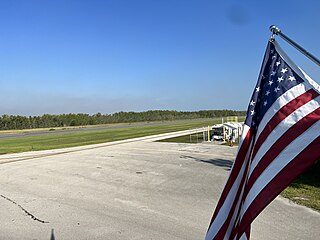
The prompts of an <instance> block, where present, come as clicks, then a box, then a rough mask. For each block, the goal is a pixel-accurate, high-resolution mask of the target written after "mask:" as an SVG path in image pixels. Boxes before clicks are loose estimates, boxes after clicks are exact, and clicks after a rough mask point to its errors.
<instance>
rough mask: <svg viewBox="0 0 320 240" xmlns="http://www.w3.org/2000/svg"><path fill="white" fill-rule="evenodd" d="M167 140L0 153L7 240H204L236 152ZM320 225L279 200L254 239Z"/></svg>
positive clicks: (306, 232)
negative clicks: (7, 153)
mask: <svg viewBox="0 0 320 240" xmlns="http://www.w3.org/2000/svg"><path fill="white" fill-rule="evenodd" d="M161 136H163V135H158V136H157V137H144V138H139V139H133V140H123V141H119V142H114V143H105V144H97V145H94V146H84V147H76V148H72V149H62V150H61V149H60V150H50V151H41V152H29V153H18V154H10V155H2V156H0V184H1V189H0V203H1V204H0V212H1V214H0V222H1V227H0V239H48V240H49V239H56V240H58V239H77V240H78V239H112V240H118V239H130V240H131V239H154V240H158V239H159V240H160V239H162V240H163V239H168V240H176V239H180V240H182V239H190V240H191V239H203V237H204V235H205V233H206V230H207V227H208V224H209V222H210V219H211V216H212V212H213V210H214V206H215V205H216V203H217V201H218V198H219V195H220V193H221V191H222V188H223V186H224V183H225V181H226V178H227V176H228V173H229V170H230V167H231V165H232V160H233V158H234V156H235V154H236V151H237V149H236V148H235V147H228V146H221V145H215V144H210V143H201V144H182V143H165V142H154V140H155V139H161V138H163V137H161ZM166 137H167V135H166ZM319 226H320V213H318V212H315V211H313V210H310V209H308V208H306V207H303V206H299V205H296V204H294V203H291V202H289V201H288V200H286V199H284V198H282V197H278V198H277V199H275V200H274V201H273V202H272V203H271V204H270V205H269V206H268V207H267V209H266V210H265V211H264V212H263V213H262V214H261V215H260V216H259V217H258V218H257V219H256V221H255V222H254V223H253V225H252V239H259V240H265V239H277V240H278V239H290V240H291V239H306V240H308V239H318V237H319V235H320V228H319Z"/></svg>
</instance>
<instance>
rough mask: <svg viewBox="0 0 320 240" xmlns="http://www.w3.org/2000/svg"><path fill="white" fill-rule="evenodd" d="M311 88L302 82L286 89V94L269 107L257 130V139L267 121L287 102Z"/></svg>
mask: <svg viewBox="0 0 320 240" xmlns="http://www.w3.org/2000/svg"><path fill="white" fill-rule="evenodd" d="M309 89H310V86H308V85H307V84H306V83H300V84H298V85H297V86H294V87H293V88H291V89H290V90H288V91H286V92H285V93H284V94H282V95H281V96H280V97H279V98H278V99H277V100H276V101H275V102H274V103H273V104H272V105H271V107H270V108H269V109H268V111H267V112H266V113H265V115H264V116H263V118H262V120H261V122H260V124H259V128H258V131H257V137H256V140H258V137H259V136H260V134H261V132H262V130H263V129H264V128H265V126H266V125H267V123H268V122H269V121H270V120H271V119H272V117H273V116H274V115H275V114H276V113H277V112H278V111H279V110H280V109H281V108H282V107H283V106H284V105H286V104H287V103H289V102H290V101H292V100H293V99H295V98H297V97H299V96H300V95H302V94H303V93H305V92H306V91H308V90H309Z"/></svg>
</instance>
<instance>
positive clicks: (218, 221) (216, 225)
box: [205, 125, 251, 240]
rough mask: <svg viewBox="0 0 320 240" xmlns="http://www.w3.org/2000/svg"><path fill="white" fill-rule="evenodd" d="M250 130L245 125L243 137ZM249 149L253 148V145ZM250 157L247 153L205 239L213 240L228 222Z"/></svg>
mask: <svg viewBox="0 0 320 240" xmlns="http://www.w3.org/2000/svg"><path fill="white" fill-rule="evenodd" d="M249 129H250V128H249V127H248V126H246V125H244V128H243V135H242V136H246V135H247V133H248V131H249ZM249 148H251V145H250V147H249ZM239 149H240V148H239ZM248 155H249V152H247V154H246V157H245V161H244V163H243V164H242V166H241V169H240V171H239V173H238V176H237V178H236V180H235V181H234V183H233V184H232V187H231V189H230V190H229V192H228V195H227V197H226V199H225V201H224V203H223V204H222V206H221V208H220V209H219V212H218V214H217V216H216V217H215V219H214V221H213V222H212V224H211V226H210V228H209V230H208V232H207V235H206V238H205V239H206V240H211V239H213V237H214V236H215V235H216V234H217V233H218V231H219V230H220V228H221V226H222V225H223V224H224V222H225V221H226V219H227V217H228V215H229V212H230V210H231V206H232V203H233V201H234V199H235V197H236V194H237V190H238V187H239V185H240V182H241V180H242V178H243V174H244V170H245V166H246V162H247V161H248ZM233 166H234V164H233ZM231 172H232V170H231V171H230V174H231ZM229 177H230V176H229Z"/></svg>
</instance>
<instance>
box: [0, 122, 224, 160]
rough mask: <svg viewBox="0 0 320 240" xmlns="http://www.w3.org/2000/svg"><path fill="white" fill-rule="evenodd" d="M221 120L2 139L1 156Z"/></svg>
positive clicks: (199, 125)
mask: <svg viewBox="0 0 320 240" xmlns="http://www.w3.org/2000/svg"><path fill="white" fill-rule="evenodd" d="M218 122H219V120H210V119H205V120H203V121H201V122H199V121H197V122H187V123H185V122H184V123H176V122H172V123H169V124H159V125H153V126H142V127H141V126H140V127H139V126H137V127H134V128H119V129H107V130H100V131H93V132H80V133H63V134H48V135H41V136H30V137H17V138H8V139H0V154H5V153H17V152H26V151H38V150H47V149H58V148H66V147H75V146H81V145H89V144H96V143H103V142H111V141H117V140H123V139H130V138H135V137H143V136H148V135H153V134H160V133H168V132H174V131H180V130H187V129H191V128H197V127H204V126H208V125H212V124H215V123H218Z"/></svg>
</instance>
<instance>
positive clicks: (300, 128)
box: [243, 108, 320, 198]
mask: <svg viewBox="0 0 320 240" xmlns="http://www.w3.org/2000/svg"><path fill="white" fill-rule="evenodd" d="M318 120H320V108H317V109H316V110H314V111H313V112H311V113H309V114H308V115H306V116H305V117H304V118H302V119H300V121H298V122H297V123H296V124H295V125H293V126H292V127H291V128H289V129H288V130H287V131H286V132H285V133H284V134H283V135H282V136H281V137H280V138H279V139H278V140H277V141H276V142H275V143H274V144H273V145H272V147H271V148H270V149H269V150H268V152H267V153H266V154H265V155H264V156H263V157H262V158H261V160H259V164H258V165H257V166H256V167H255V169H254V170H253V172H252V174H251V176H250V178H249V180H248V183H247V185H246V189H245V193H244V195H243V197H244V198H246V196H247V194H248V192H249V191H250V189H251V187H252V185H253V184H254V183H255V181H256V180H257V178H258V177H259V176H260V175H261V173H262V172H263V171H264V170H265V169H266V168H267V167H268V166H269V164H270V163H271V162H272V161H273V160H274V159H275V158H276V157H277V156H278V155H279V154H280V153H281V152H282V151H283V149H284V148H285V147H286V146H288V145H289V144H290V143H291V142H292V141H293V140H294V139H296V138H297V137H298V136H300V135H301V134H302V133H303V132H305V131H306V130H307V129H308V128H309V127H311V126H312V125H313V124H314V123H315V122H317V121H318Z"/></svg>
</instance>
